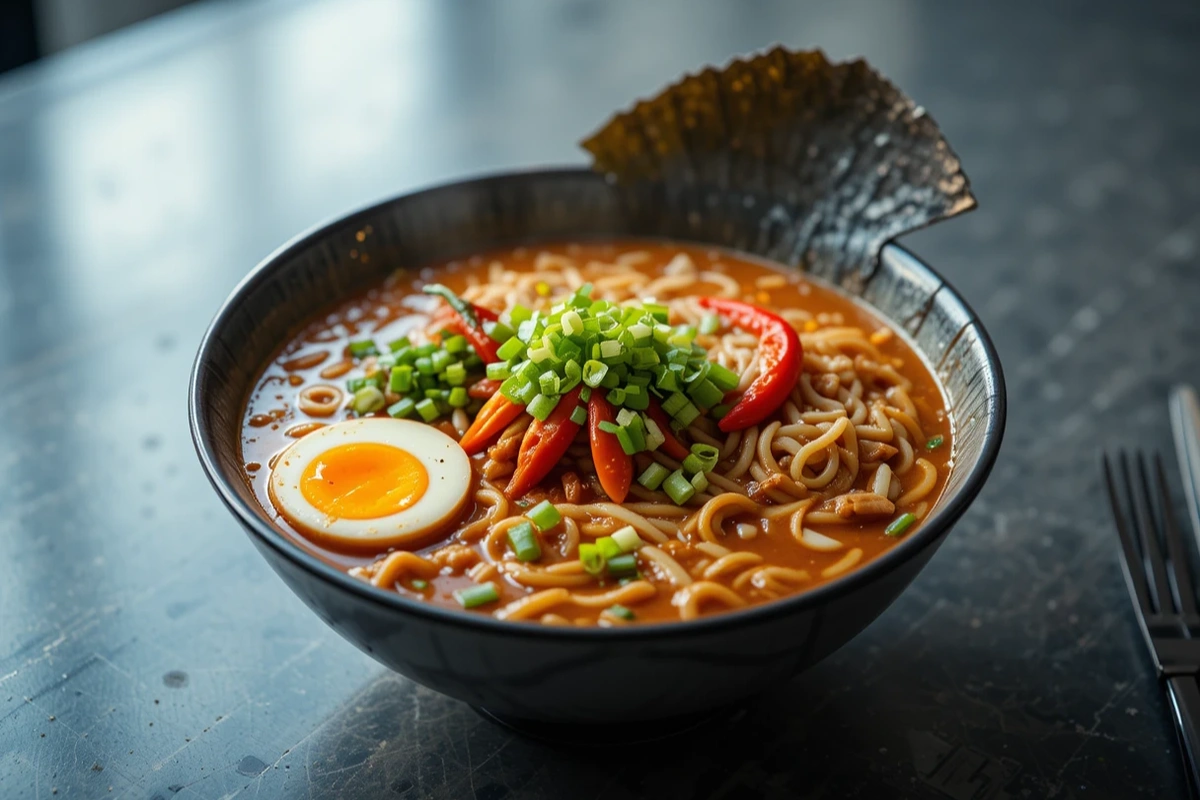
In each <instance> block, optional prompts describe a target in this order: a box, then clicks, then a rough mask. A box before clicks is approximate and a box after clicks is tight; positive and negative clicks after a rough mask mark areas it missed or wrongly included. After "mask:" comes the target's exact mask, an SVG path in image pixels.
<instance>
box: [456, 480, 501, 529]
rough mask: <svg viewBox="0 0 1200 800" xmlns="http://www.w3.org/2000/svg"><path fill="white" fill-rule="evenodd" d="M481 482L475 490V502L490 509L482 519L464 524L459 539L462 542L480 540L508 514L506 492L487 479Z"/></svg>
mask: <svg viewBox="0 0 1200 800" xmlns="http://www.w3.org/2000/svg"><path fill="white" fill-rule="evenodd" d="M479 484H480V485H479V489H477V490H476V491H475V502H476V503H478V504H479V505H483V506H487V508H488V510H487V513H486V514H485V515H484V516H483V517H482V518H481V519H477V520H475V521H474V522H472V523H470V524H468V525H466V526H464V527H463V528H462V530H460V531H459V532H458V536H457V539H458V540H459V541H460V542H467V543H470V542H475V541H478V540H479V539H481V538H482V537H483V535H484V534H486V533H487V532H488V529H489V528H490V527H491V526H492V525H493V524H495V523H496V522H497V521H499V520H500V519H502V518H504V517H506V516H508V498H507V497H506V496H505V495H504V493H503V492H501V491H500V490H499V489H497V488H496V487H495V486H493V485H492V484H490V483H488V482H487V481H486V480H481V481H480V482H479Z"/></svg>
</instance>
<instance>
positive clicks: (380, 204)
mask: <svg viewBox="0 0 1200 800" xmlns="http://www.w3.org/2000/svg"><path fill="white" fill-rule="evenodd" d="M585 176H590V177H594V178H595V179H596V180H604V177H603V176H601V175H599V174H598V173H595V172H593V171H592V170H591V169H588V168H586V167H574V166H566V167H539V168H532V169H517V170H504V171H498V172H491V173H487V174H484V175H480V176H476V177H470V178H466V179H461V180H452V181H448V182H442V183H437V184H433V185H428V186H424V187H421V188H418V189H415V190H412V191H406V192H402V193H399V194H396V195H392V196H390V197H387V198H385V199H383V200H379V201H376V202H372V203H370V204H368V205H365V206H362V207H359V208H358V209H356V210H353V211H350V212H349V213H344V214H340V215H337V216H335V217H332V218H329V219H327V220H325V221H323V222H319V223H317V224H316V225H314V226H312V227H310V228H309V229H308V230H305V231H302V232H301V233H299V234H297V235H296V236H294V237H292V238H291V239H290V240H289V241H287V242H285V243H284V244H282V245H281V246H279V247H278V248H276V250H275V251H274V252H272V253H271V254H269V255H268V256H266V257H265V258H263V259H262V260H261V261H259V262H258V264H257V265H256V266H255V267H254V268H253V269H252V270H250V272H249V273H248V274H247V275H246V276H245V277H244V278H242V280H241V281H239V282H238V284H237V285H236V286H235V287H234V288H233V290H232V291H231V292H230V293H229V296H228V297H226V299H225V300H224V302H223V303H222V304H221V307H220V308H219V309H218V311H217V313H216V315H215V316H214V317H213V320H212V322H211V323H210V324H209V326H208V328H207V329H206V330H205V333H204V336H203V338H202V339H201V341H200V346H199V348H198V350H197V353H196V359H195V361H194V362H193V365H192V371H191V376H190V379H189V382H188V422H189V428H190V431H191V436H192V443H193V446H194V447H195V450H196V454H197V456H198V457H199V459H200V463H201V466H202V467H203V469H204V473H205V475H206V476H207V477H208V480H209V483H211V484H212V486H213V488H214V489H215V490H216V492H217V495H218V496H219V497H220V498H221V500H222V502H223V503H224V504H225V507H226V508H228V509H229V511H230V512H231V513H232V514H233V515H234V517H235V518H236V519H237V520H238V521H239V522H240V523H241V525H242V528H243V529H244V530H245V531H246V532H247V534H248V535H250V536H252V537H253V538H254V539H256V540H257V542H259V543H261V544H263V545H266V546H267V547H269V548H270V549H271V550H273V551H275V552H276V553H277V554H278V555H280V556H282V557H283V558H284V559H286V560H288V561H290V562H291V563H292V565H293V566H295V567H299V568H300V569H302V570H303V571H305V572H307V573H309V574H310V575H312V576H313V577H315V578H317V579H319V580H322V581H324V582H325V583H329V584H332V585H333V586H334V587H335V588H337V589H340V590H342V591H344V592H348V593H350V594H353V595H357V596H358V597H359V598H361V599H363V600H365V601H368V602H371V603H374V604H377V605H381V606H384V607H386V609H387V610H389V611H392V612H398V613H400V614H410V615H415V616H417V617H423V618H425V619H426V620H427V621H429V622H433V623H439V624H447V625H456V626H460V627H464V628H471V629H475V630H476V631H478V632H480V633H492V634H498V635H502V636H522V637H530V638H536V639H545V640H564V641H565V640H581V641H592V642H606V641H612V640H627V639H657V638H660V637H663V636H671V637H690V636H698V635H702V634H705V633H713V632H716V631H720V630H723V629H728V628H737V627H744V626H748V625H752V624H757V623H764V622H767V621H769V620H770V619H772V618H775V617H782V616H787V615H790V614H795V613H799V612H803V611H805V610H813V609H817V608H820V607H822V606H825V605H827V604H829V603H830V602H831V601H833V600H834V599H836V598H838V597H841V596H844V595H847V594H849V593H851V592H853V591H855V590H856V589H858V588H859V587H861V586H863V585H865V584H868V583H871V582H872V581H874V580H876V579H877V578H879V577H881V576H883V575H884V574H886V573H889V572H892V571H893V570H895V569H897V568H898V567H900V566H901V565H902V564H904V563H905V562H907V561H909V560H911V559H913V558H915V557H917V556H918V555H919V554H920V553H922V552H923V551H924V550H925V549H926V548H928V547H931V546H933V545H934V544H935V543H937V542H938V541H939V540H940V539H941V537H942V536H943V535H944V534H946V533H948V532H949V529H950V528H951V527H953V525H954V524H955V523H956V522H957V521H958V519H959V518H960V517H961V516H962V514H963V513H964V512H965V511H966V509H967V507H968V506H969V505H970V504H971V502H972V501H973V500H974V499H975V497H976V495H978V494H979V492H980V490H981V489H982V488H983V485H984V482H985V481H986V480H987V477H988V474H989V473H990V472H991V470H992V467H993V465H994V464H995V461H996V457H997V455H998V453H999V451H1000V445H1001V442H1002V440H1003V438H1004V429H1005V424H1006V418H1007V407H1008V401H1007V392H1006V388H1005V383H1004V373H1003V369H1002V367H1001V365H1000V358H999V355H998V354H997V352H996V348H995V345H994V344H993V343H992V340H991V337H990V336H989V335H988V332H987V330H986V329H985V328H984V326H983V323H982V321H981V320H980V319H979V316H978V315H977V314H976V313H975V310H974V309H973V308H971V306H970V305H969V304H968V303H967V301H966V300H965V299H964V298H963V297H962V295H961V294H959V292H958V290H957V289H955V288H954V286H953V285H951V283H950V282H949V281H947V280H946V279H945V278H944V277H943V276H942V275H941V274H939V273H938V272H937V271H936V270H934V269H933V268H932V267H930V266H928V265H927V264H925V262H924V261H922V260H921V259H919V258H918V257H917V256H915V255H914V254H913V253H911V252H910V251H909V250H907V249H906V248H904V247H902V246H900V245H898V244H896V243H895V242H888V243H887V244H886V245H885V247H884V249H885V250H891V251H893V252H894V253H896V254H898V255H899V257H900V258H902V259H903V260H904V261H905V262H906V264H905V266H906V267H908V268H910V269H914V270H916V271H917V272H918V273H922V277H924V278H932V279H933V282H935V283H936V284H937V285H938V288H936V289H934V292H933V294H934V295H938V294H942V293H945V294H947V295H948V297H949V299H950V300H951V301H952V302H953V303H955V304H957V305H958V306H959V307H960V309H961V310H962V312H963V313H964V316H965V319H966V322H965V324H964V325H963V327H964V328H966V327H967V326H968V325H974V327H975V331H976V333H977V335H978V338H979V343H980V346H982V347H983V349H984V354H985V356H986V358H985V370H986V372H988V373H990V377H991V382H992V385H993V386H994V387H995V392H994V393H992V394H991V395H989V397H988V398H987V402H986V428H985V430H984V434H983V436H984V440H983V445H982V448H981V450H980V455H979V460H978V461H977V462H976V463H975V466H974V467H973V468H972V469H971V471H970V473H969V474H968V475H967V478H966V480H965V481H964V482H963V484H962V488H961V489H960V490H959V492H958V493H957V494H956V495H955V496H954V497H953V498H952V499H951V500H950V502H949V503H947V504H946V505H945V506H944V507H943V508H941V509H940V510H938V511H937V512H936V513H935V514H934V515H933V516H932V517H931V518H930V519H929V520H927V521H926V522H925V524H923V525H921V526H920V527H919V528H918V529H917V531H916V533H914V534H913V535H912V536H908V537H905V538H904V540H903V541H901V542H900V543H899V544H897V545H896V546H895V547H892V548H891V549H889V550H887V551H886V552H884V553H883V554H881V555H879V556H877V557H875V558H873V559H871V560H870V561H869V562H867V563H866V564H865V565H863V566H862V567H860V568H858V569H854V570H851V571H850V572H848V573H846V574H845V575H843V576H841V577H839V578H835V579H834V580H832V581H829V582H828V583H825V584H822V585H821V586H818V587H816V588H814V589H810V590H808V591H803V592H798V593H796V594H793V595H789V596H787V597H782V598H779V599H778V600H772V601H770V602H767V603H761V604H758V605H754V606H750V607H748V608H744V609H739V610H736V611H727V612H724V613H721V614H714V615H712V616H709V617H703V618H701V619H697V620H690V621H668V622H654V623H646V624H642V625H629V626H620V627H612V628H603V627H600V626H588V627H576V626H570V627H567V626H556V625H533V624H530V623H526V622H520V621H509V620H499V619H496V618H494V617H492V616H490V615H484V614H471V613H464V612H463V611H461V610H456V609H447V608H442V607H441V606H437V605H434V604H431V603H425V602H420V601H417V600H411V599H409V598H406V597H404V596H402V595H400V594H398V593H397V592H389V591H387V590H385V589H381V588H379V587H376V586H374V585H372V584H370V583H367V582H365V581H362V580H359V579H357V578H354V577H352V576H350V575H349V574H347V573H346V572H343V571H342V570H339V569H337V568H336V567H333V566H331V565H329V564H327V563H325V562H324V561H322V560H321V559H319V558H317V557H316V556H315V555H313V554H311V553H309V552H308V551H306V550H305V549H304V548H302V547H301V546H299V545H297V544H295V543H293V542H291V541H290V540H289V539H288V538H287V537H286V536H285V535H284V534H283V533H281V532H280V531H278V530H276V529H275V528H274V526H272V525H271V524H270V522H268V521H267V519H266V517H265V515H264V513H263V511H262V509H260V508H257V507H252V506H251V505H250V504H249V503H247V502H245V501H244V500H243V499H242V497H241V496H240V495H239V494H238V493H237V492H235V491H234V490H233V488H232V486H230V485H229V482H228V481H227V480H226V478H225V476H224V475H223V473H222V472H221V470H220V468H219V467H218V461H217V456H216V447H215V445H214V442H213V436H212V430H211V428H210V426H209V424H208V422H207V420H206V416H205V414H204V408H205V401H204V398H203V397H202V396H201V388H202V387H203V385H204V383H205V378H204V375H203V373H204V370H205V367H206V365H207V364H208V362H209V361H210V360H211V358H212V353H213V351H214V350H215V349H216V344H215V342H216V340H217V337H218V334H219V332H220V330H221V329H222V328H223V327H224V325H225V324H226V322H227V321H228V319H229V318H230V316H232V314H233V313H234V310H235V308H236V307H237V305H238V304H239V303H240V302H241V301H242V299H243V297H244V296H245V295H246V294H247V293H249V292H250V291H251V290H253V289H254V288H255V287H257V286H258V285H259V284H260V283H262V282H264V281H266V280H267V279H268V277H269V275H270V273H271V271H272V270H273V269H274V268H276V266H277V265H278V264H280V263H283V262H285V261H286V260H287V259H288V258H289V257H291V256H293V255H296V254H298V253H300V252H301V251H303V250H305V249H306V248H308V247H310V246H312V245H313V244H315V243H316V242H318V241H320V240H321V239H322V238H324V237H325V236H327V235H328V234H330V233H333V232H335V231H336V230H341V229H343V228H344V227H345V226H346V225H348V224H350V223H352V222H353V221H355V220H357V219H360V218H363V217H368V216H372V215H374V214H376V213H379V212H381V211H382V210H383V209H384V208H386V207H387V206H390V205H393V204H394V203H397V202H400V201H401V200H405V199H409V198H414V197H417V196H420V195H425V194H433V193H436V192H441V191H446V190H449V189H452V188H465V187H470V186H474V185H486V184H489V183H501V182H505V181H511V180H514V179H518V180H523V181H537V180H555V179H568V178H582V177H585ZM683 241H686V240H683ZM858 299H859V300H860V301H861V302H863V303H865V304H866V305H867V306H868V308H870V309H871V310H873V311H875V312H876V313H879V314H880V316H881V317H883V319H885V320H886V321H888V322H889V323H892V324H893V325H894V324H895V321H894V320H891V319H889V318H888V317H886V316H884V315H883V314H882V313H881V312H880V311H879V309H877V308H876V307H875V306H873V305H872V304H870V303H869V302H867V301H866V300H864V299H862V298H858ZM939 380H940V379H939ZM289 588H290V587H289Z"/></svg>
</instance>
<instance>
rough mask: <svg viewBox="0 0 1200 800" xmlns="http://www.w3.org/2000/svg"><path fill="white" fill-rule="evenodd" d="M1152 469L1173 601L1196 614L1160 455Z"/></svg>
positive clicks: (1183, 547) (1188, 569)
mask: <svg viewBox="0 0 1200 800" xmlns="http://www.w3.org/2000/svg"><path fill="white" fill-rule="evenodd" d="M1154 469H1155V473H1156V474H1157V476H1158V498H1159V507H1160V508H1161V509H1162V523H1163V532H1164V533H1165V534H1166V537H1167V557H1168V558H1169V559H1170V561H1171V577H1172V578H1174V588H1175V603H1176V606H1177V607H1178V608H1179V610H1180V611H1181V612H1183V613H1184V614H1187V615H1189V616H1194V615H1195V614H1196V590H1195V588H1194V587H1193V585H1192V569H1191V562H1190V561H1189V560H1188V553H1187V546H1186V545H1185V544H1184V541H1183V533H1182V532H1181V531H1180V530H1179V524H1178V523H1177V522H1176V520H1175V511H1174V509H1172V507H1171V495H1170V493H1168V491H1167V476H1166V473H1165V472H1164V470H1163V463H1162V456H1161V455H1158V454H1155V456H1154Z"/></svg>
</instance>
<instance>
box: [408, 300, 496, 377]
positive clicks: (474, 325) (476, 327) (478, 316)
mask: <svg viewBox="0 0 1200 800" xmlns="http://www.w3.org/2000/svg"><path fill="white" fill-rule="evenodd" d="M423 291H424V292H425V293H426V294H432V295H437V296H438V297H440V298H442V299H443V300H445V301H446V305H447V306H449V308H450V310H451V311H453V314H454V315H453V317H451V319H450V320H449V322H448V323H447V324H446V327H447V328H450V329H452V330H454V331H457V332H458V333H460V334H462V335H463V337H465V338H466V340H467V341H468V342H470V343H471V346H472V347H474V348H475V354H476V355H478V356H479V357H480V358H481V359H483V362H484V363H485V364H490V363H492V362H493V361H499V360H500V357H499V356H498V355H496V351H497V350H499V349H500V345H499V343H497V342H494V341H492V337H490V336H488V335H487V334H486V333H485V332H484V330H483V323H484V322H495V321H496V320H498V319H499V317H498V316H497V315H496V312H495V311H492V310H491V309H490V308H484V307H483V306H477V305H475V304H474V303H469V302H467V301H466V300H463V299H462V298H461V297H459V296H458V295H456V294H455V293H454V292H452V291H450V290H449V289H447V288H446V287H445V286H442V285H441V284H440V283H431V284H428V285H427V286H425V288H424V289H423Z"/></svg>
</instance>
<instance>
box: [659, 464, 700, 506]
mask: <svg viewBox="0 0 1200 800" xmlns="http://www.w3.org/2000/svg"><path fill="white" fill-rule="evenodd" d="M662 488H663V491H665V492H666V493H667V496H668V497H670V498H671V501H672V502H673V503H675V505H677V506H681V505H683V504H684V503H686V502H687V501H688V500H691V499H692V496H693V495H695V494H696V487H695V486H693V485H692V482H691V481H689V480H688V479H687V477H686V476H685V475H684V474H683V470H681V469H677V470H675V471H674V472H672V473H671V474H670V475H668V476H667V479H666V480H665V481H663V484H662Z"/></svg>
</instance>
